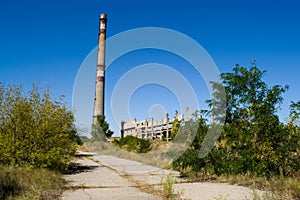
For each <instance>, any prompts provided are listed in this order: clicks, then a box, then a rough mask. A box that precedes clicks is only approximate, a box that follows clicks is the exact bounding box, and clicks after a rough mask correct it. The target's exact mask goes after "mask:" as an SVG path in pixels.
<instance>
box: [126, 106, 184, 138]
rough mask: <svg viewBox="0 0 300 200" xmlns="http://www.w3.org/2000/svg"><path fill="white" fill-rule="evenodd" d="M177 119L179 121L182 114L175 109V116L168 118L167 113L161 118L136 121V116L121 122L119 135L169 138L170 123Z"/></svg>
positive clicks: (181, 118)
mask: <svg viewBox="0 0 300 200" xmlns="http://www.w3.org/2000/svg"><path fill="white" fill-rule="evenodd" d="M175 119H177V120H178V121H179V122H182V121H183V115H179V114H178V112H177V111H176V114H175V117H174V118H173V119H169V114H168V113H167V114H166V117H165V118H164V119H161V120H154V119H153V118H150V119H149V120H146V119H144V120H141V121H136V118H134V119H132V120H129V121H127V122H124V121H122V122H121V137H126V136H128V135H132V136H135V137H138V138H142V139H156V138H158V139H162V138H165V139H166V140H168V139H169V137H170V135H171V131H172V125H173V122H174V120H175Z"/></svg>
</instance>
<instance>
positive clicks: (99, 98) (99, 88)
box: [93, 14, 107, 124]
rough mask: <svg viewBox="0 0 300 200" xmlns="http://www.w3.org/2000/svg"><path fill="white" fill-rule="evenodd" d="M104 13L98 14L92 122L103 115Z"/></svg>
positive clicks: (105, 20) (105, 18)
mask: <svg viewBox="0 0 300 200" xmlns="http://www.w3.org/2000/svg"><path fill="white" fill-rule="evenodd" d="M106 22H107V17H106V14H101V15H100V25H99V29H100V30H99V35H98V59H97V69H96V74H97V75H96V91H95V100H94V116H93V122H94V124H95V122H96V121H97V116H98V115H104V82H105V78H104V77H105V76H104V75H105V50H106Z"/></svg>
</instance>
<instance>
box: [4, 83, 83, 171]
mask: <svg viewBox="0 0 300 200" xmlns="http://www.w3.org/2000/svg"><path fill="white" fill-rule="evenodd" d="M62 100H63V97H60V99H59V100H56V101H54V100H53V99H52V98H51V95H50V90H46V91H45V92H44V93H42V94H41V93H40V92H39V89H38V88H37V86H35V85H33V89H32V90H30V91H29V92H28V93H24V92H23V90H22V87H21V86H15V85H8V86H5V85H4V84H3V83H0V154H1V157H0V164H4V165H15V166H31V167H44V168H51V169H63V168H64V167H65V166H66V165H67V164H68V162H69V159H70V157H71V155H73V153H74V152H75V148H76V142H80V139H79V137H78V135H77V132H76V128H75V126H74V116H73V113H72V111H70V110H68V109H67V107H66V104H65V103H63V102H62Z"/></svg>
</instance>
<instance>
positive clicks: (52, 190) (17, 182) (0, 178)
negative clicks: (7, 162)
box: [0, 166, 65, 200]
mask: <svg viewBox="0 0 300 200" xmlns="http://www.w3.org/2000/svg"><path fill="white" fill-rule="evenodd" d="M64 185H65V180H64V179H63V178H62V177H61V175H60V174H58V173H55V172H53V171H49V170H46V169H26V168H14V167H3V166H0V199H3V200H6V199H7V200H12V199H14V200H29V199H30V200H31V199H41V200H48V199H49V200H50V199H59V197H60V195H61V193H62V189H63V188H64Z"/></svg>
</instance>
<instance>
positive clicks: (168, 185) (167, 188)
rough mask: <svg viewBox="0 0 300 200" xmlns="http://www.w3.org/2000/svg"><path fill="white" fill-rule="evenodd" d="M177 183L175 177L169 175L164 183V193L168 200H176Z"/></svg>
mask: <svg viewBox="0 0 300 200" xmlns="http://www.w3.org/2000/svg"><path fill="white" fill-rule="evenodd" d="M174 183H175V180H174V177H173V176H172V175H167V176H166V178H165V180H164V182H163V183H162V186H163V192H164V194H165V195H166V197H167V198H168V199H174V188H173V185H174Z"/></svg>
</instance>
